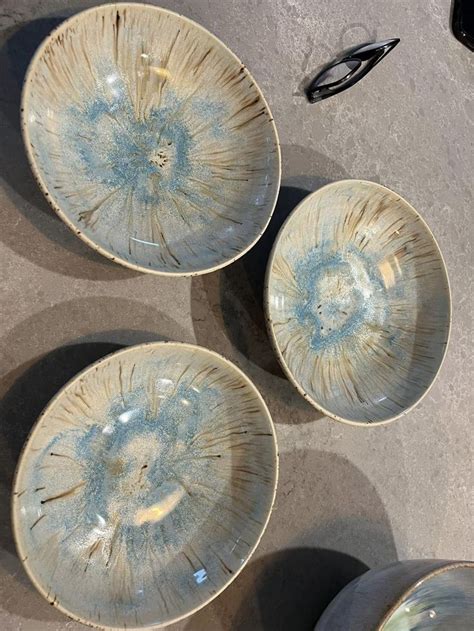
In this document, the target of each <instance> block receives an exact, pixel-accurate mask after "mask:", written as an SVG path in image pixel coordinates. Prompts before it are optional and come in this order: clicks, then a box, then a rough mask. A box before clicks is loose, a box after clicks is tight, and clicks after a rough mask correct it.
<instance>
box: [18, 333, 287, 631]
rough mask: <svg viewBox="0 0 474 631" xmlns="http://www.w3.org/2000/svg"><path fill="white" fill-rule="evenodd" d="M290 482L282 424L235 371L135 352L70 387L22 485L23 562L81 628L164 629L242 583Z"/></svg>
mask: <svg viewBox="0 0 474 631" xmlns="http://www.w3.org/2000/svg"><path fill="white" fill-rule="evenodd" d="M277 473H278V457H277V447H276V440H275V433H274V428H273V424H272V420H271V418H270V414H269V412H268V409H267V407H266V405H265V403H264V401H263V399H262V397H261V396H260V394H259V392H258V391H257V389H256V388H255V386H254V385H253V384H252V383H251V381H250V380H249V379H248V378H247V377H246V376H245V375H244V374H243V373H242V372H241V371H240V370H239V369H238V368H236V366H234V365H233V364H231V363H230V362H228V361H227V360H225V359H224V358H222V357H221V356H219V355H217V354H216V353H213V352H211V351H209V350H206V349H204V348H200V347H197V346H192V345H190V344H175V343H152V344H145V345H141V346H135V347H130V348H127V349H124V350H122V351H119V352H117V353H115V354H113V355H110V356H108V357H106V358H105V359H102V360H101V361H99V362H98V363H96V364H94V365H92V366H90V367H89V368H87V369H86V370H85V371H83V372H82V373H80V374H79V375H78V376H77V377H75V378H74V379H73V380H72V381H71V382H69V383H68V384H67V385H66V386H65V387H64V388H63V389H62V390H61V391H60V392H59V393H58V394H57V395H56V397H55V398H54V399H53V400H52V401H51V402H50V403H49V405H48V406H47V408H46V409H45V411H44V412H43V413H42V415H41V416H40V418H39V420H38V421H37V423H36V425H35V427H34V429H33V430H32V433H31V435H30V437H29V439H28V441H27V443H26V445H25V447H24V451H23V453H22V456H21V458H20V462H19V465H18V469H17V473H16V479H15V484H14V494H13V525H14V534H15V538H16V543H17V549H18V552H19V556H20V558H21V560H22V562H23V564H24V566H25V568H26V571H27V573H28V574H29V576H30V578H31V580H32V581H33V583H34V585H35V586H36V587H37V589H38V590H39V591H40V592H41V594H42V595H43V596H44V597H45V598H47V599H48V600H49V601H50V602H51V604H53V605H55V606H56V607H58V608H59V609H60V610H61V611H63V612H65V613H66V614H67V615H69V616H70V617H71V618H74V619H76V620H79V621H81V622H84V623H86V624H90V625H92V626H100V627H102V628H103V627H106V628H122V629H123V628H127V629H130V628H140V629H141V628H146V627H152V626H153V627H155V628H156V627H161V626H165V625H167V624H170V623H172V622H174V621H176V620H179V619H181V618H183V617H185V616H187V615H189V614H191V613H193V612H194V611H196V610H198V609H200V608H201V607H203V606H204V605H205V604H206V603H208V602H209V601H210V600H212V599H213V598H214V597H215V596H217V594H219V592H221V591H222V590H223V589H224V588H225V587H226V586H227V585H228V584H229V583H230V582H231V581H232V580H233V579H234V578H235V577H236V576H237V574H238V573H239V572H240V571H241V570H242V568H243V566H244V565H245V563H246V562H247V561H248V559H249V558H250V556H251V555H252V553H253V551H254V550H255V547H256V546H257V544H258V542H259V540H260V538H261V536H262V534H263V531H264V530H265V527H266V524H267V521H268V519H269V515H270V512H271V508H272V505H273V501H274V497H275V489H276V483H277Z"/></svg>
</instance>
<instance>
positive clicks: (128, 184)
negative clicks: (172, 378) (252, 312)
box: [22, 3, 280, 275]
mask: <svg viewBox="0 0 474 631" xmlns="http://www.w3.org/2000/svg"><path fill="white" fill-rule="evenodd" d="M22 128H23V134H24V140H25V145H26V149H27V153H28V157H29V160H30V163H31V165H32V168H33V172H34V174H35V176H36V178H37V180H38V182H39V184H40V187H41V188H42V190H43V192H44V193H45V195H46V197H47V199H48V200H49V201H50V203H51V204H52V206H53V208H54V209H55V210H56V211H57V212H58V214H59V215H60V217H61V218H62V219H63V220H64V221H65V222H66V223H67V224H68V225H69V227H70V228H72V229H73V230H74V232H75V233H76V234H77V235H78V236H79V237H81V238H82V239H83V240H84V241H85V242H86V243H88V244H89V245H90V246H92V247H93V248H95V249H97V250H98V251H99V252H101V253H102V254H104V255H105V256H107V257H109V258H111V259H112V260H114V261H117V262H118V263H121V264H123V265H126V266H128V267H132V268H134V269H139V270H141V271H145V272H152V273H157V274H169V275H192V274H199V273H205V272H209V271H212V270H214V269H217V268H219V267H222V266H224V265H227V264H228V263H230V262H232V261H233V260H235V259H236V258H238V257H239V256H241V255H242V254H243V253H244V252H245V251H247V250H248V249H249V248H250V247H251V246H252V245H253V244H254V243H255V242H256V241H257V240H258V238H259V237H260V235H261V234H262V233H263V231H264V230H265V228H266V226H267V224H268V221H269V220H270V217H271V214H272V212H273V208H274V205H275V201H276V196H277V193H278V188H279V182H280V150H279V145H278V138H277V133H276V128H275V125H274V122H273V118H272V116H271V113H270V111H269V109H268V106H267V104H266V102H265V99H264V97H263V95H262V93H261V91H260V90H259V88H258V86H257V85H256V83H255V81H254V79H253V78H252V77H251V75H250V74H249V72H248V71H247V69H246V68H245V66H244V65H243V64H242V63H241V62H240V61H239V59H237V57H236V56H235V55H234V54H233V53H232V52H231V51H230V50H229V49H228V48H227V47H226V46H225V45H224V44H222V43H221V42H220V41H219V40H218V39H217V38H216V37H214V36H213V35H211V34H210V33H209V32H208V31H206V30H205V29H203V28H202V27H201V26H199V25H197V24H196V23H194V22H192V21H191V20H188V19H187V18H185V17H183V16H180V15H177V14H175V13H172V12H170V11H167V10H165V9H160V8H157V7H153V6H151V5H144V4H128V3H120V4H109V5H103V6H99V7H94V8H92V9H88V10H87V11H84V12H82V13H79V14H78V15H75V16H73V17H72V18H70V19H69V20H67V21H66V22H64V23H63V24H61V25H60V26H59V28H58V29H57V30H56V31H54V32H53V33H52V34H51V35H50V36H49V37H48V38H47V39H46V40H45V42H44V43H43V44H42V45H41V46H40V48H39V49H38V51H37V53H36V54H35V56H34V58H33V61H32V63H31V65H30V67H29V70H28V73H27V77H26V79H25V85H24V91H23V99H22Z"/></svg>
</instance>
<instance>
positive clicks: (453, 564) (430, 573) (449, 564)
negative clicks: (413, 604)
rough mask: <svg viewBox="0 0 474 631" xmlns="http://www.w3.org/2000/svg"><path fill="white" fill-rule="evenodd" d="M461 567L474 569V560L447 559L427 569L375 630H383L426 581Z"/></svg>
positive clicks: (404, 592)
mask: <svg viewBox="0 0 474 631" xmlns="http://www.w3.org/2000/svg"><path fill="white" fill-rule="evenodd" d="M459 568H470V569H472V570H474V561H446V562H445V564H444V565H441V567H437V568H435V569H431V570H427V571H426V573H425V574H424V575H423V576H422V577H421V578H419V579H418V580H416V581H414V582H413V583H412V584H411V585H410V586H409V587H407V588H406V589H404V590H403V592H402V593H401V595H400V596H399V597H398V598H397V600H396V601H395V602H394V604H393V605H391V607H390V608H389V609H388V611H387V612H386V613H385V614H384V615H383V617H382V619H381V620H380V622H378V623H377V628H376V630H375V631H383V627H384V626H385V625H386V624H387V622H389V620H390V618H391V617H392V616H393V614H394V613H395V612H396V610H397V609H398V608H399V607H400V605H401V604H402V603H403V601H405V600H406V599H407V598H408V597H409V596H411V594H413V593H414V592H415V590H417V589H418V587H420V585H422V584H423V583H426V581H429V580H430V579H432V578H434V577H435V576H439V575H440V574H445V573H446V572H450V571H451V570H457V569H459Z"/></svg>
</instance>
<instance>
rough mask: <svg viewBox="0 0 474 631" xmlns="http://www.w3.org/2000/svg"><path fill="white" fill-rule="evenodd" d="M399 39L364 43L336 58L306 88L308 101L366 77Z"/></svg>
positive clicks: (329, 94) (325, 96)
mask: <svg viewBox="0 0 474 631" xmlns="http://www.w3.org/2000/svg"><path fill="white" fill-rule="evenodd" d="M399 41H400V40H399V39H398V38H393V39H387V40H385V41H383V42H374V43H373V44H363V45H362V46H357V47H356V48H352V49H351V50H350V51H348V52H347V53H345V54H344V55H343V56H342V57H339V58H337V59H335V60H334V61H333V62H331V63H330V64H329V65H328V66H326V67H325V68H324V69H323V70H321V72H319V73H318V74H317V75H316V77H315V78H314V79H313V80H312V81H311V83H310V84H309V86H308V87H307V88H306V90H305V92H306V96H307V97H308V101H309V102H310V103H317V102H318V101H322V100H323V99H327V98H329V97H330V96H333V95H334V94H338V93H339V92H342V91H343V90H347V89H348V88H350V87H351V86H353V85H354V84H355V83H357V82H358V81H360V80H361V79H362V77H365V75H366V74H367V73H368V72H370V71H371V70H372V68H373V67H374V66H375V65H377V64H378V63H379V61H382V59H383V58H384V57H385V55H388V53H389V52H390V51H391V50H393V49H394V48H395V46H396V45H397V44H398V42H399Z"/></svg>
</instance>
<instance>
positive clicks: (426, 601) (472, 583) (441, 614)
mask: <svg viewBox="0 0 474 631" xmlns="http://www.w3.org/2000/svg"><path fill="white" fill-rule="evenodd" d="M473 620H474V565H473V566H467V567H454V568H446V569H443V570H442V571H441V572H439V571H438V572H436V573H434V574H433V575H432V576H429V577H428V578H426V579H424V580H423V581H422V582H420V583H419V584H418V585H416V586H414V587H413V589H411V590H410V592H409V593H408V594H407V596H406V597H405V598H404V599H403V601H402V602H401V603H400V604H399V606H398V607H397V608H396V609H395V611H394V612H393V613H392V614H391V615H390V616H389V618H388V620H386V621H385V622H384V624H382V626H381V631H410V630H411V629H414V630H416V631H418V630H419V631H431V630H434V629H438V630H439V631H441V630H442V629H446V630H448V629H449V631H468V629H472V621H473Z"/></svg>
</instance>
